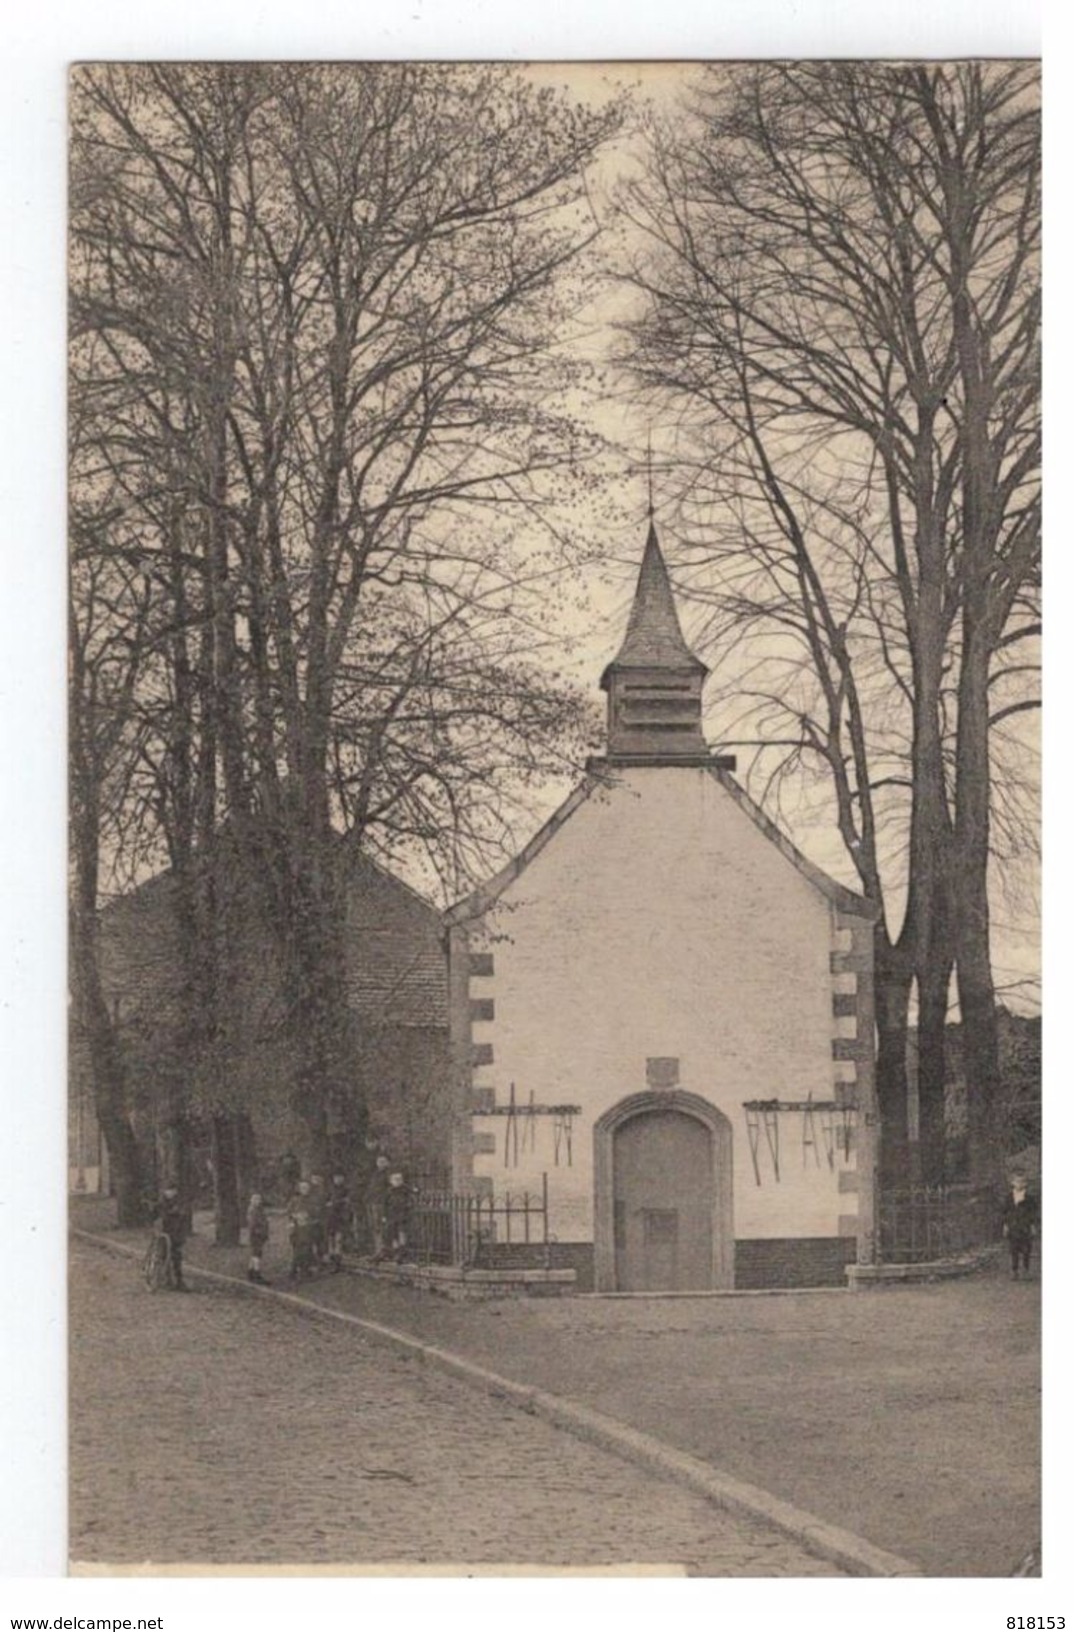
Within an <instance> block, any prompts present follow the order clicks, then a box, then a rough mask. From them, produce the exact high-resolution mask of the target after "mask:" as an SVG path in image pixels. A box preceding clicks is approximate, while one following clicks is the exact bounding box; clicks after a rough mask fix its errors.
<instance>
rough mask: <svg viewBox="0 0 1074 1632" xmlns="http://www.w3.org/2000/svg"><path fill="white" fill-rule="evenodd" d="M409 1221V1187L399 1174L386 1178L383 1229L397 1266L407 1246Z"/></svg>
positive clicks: (401, 1260)
mask: <svg viewBox="0 0 1074 1632" xmlns="http://www.w3.org/2000/svg"><path fill="white" fill-rule="evenodd" d="M409 1221H410V1187H409V1185H408V1184H407V1182H406V1180H405V1179H404V1177H403V1175H402V1174H401V1173H392V1174H390V1175H389V1178H388V1194H387V1196H386V1198H385V1203H384V1228H385V1231H386V1233H387V1237H388V1251H389V1252H390V1253H391V1256H392V1257H393V1258H394V1259H395V1261H396V1263H397V1264H401V1263H402V1262H403V1257H404V1254H405V1253H406V1246H407V1225H408V1223H409Z"/></svg>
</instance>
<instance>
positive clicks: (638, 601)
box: [601, 519, 709, 689]
mask: <svg viewBox="0 0 1074 1632" xmlns="http://www.w3.org/2000/svg"><path fill="white" fill-rule="evenodd" d="M684 666H685V667H687V668H692V669H700V671H701V672H702V673H703V674H707V673H708V672H709V671H708V669H707V668H706V667H705V665H704V663H702V661H701V659H700V658H699V657H695V656H694V654H693V652H692V651H691V650H690V648H689V646H687V644H686V639H685V637H684V635H683V632H682V625H681V624H680V622H679V614H678V611H677V610H676V607H675V596H674V592H673V591H672V588H671V579H670V577H669V576H668V569H667V563H666V562H665V560H664V554H663V551H662V550H661V548H660V543H659V540H658V539H657V536H656V526H655V524H654V523H653V521H652V519H650V521H649V536H648V538H647V539H646V540H645V554H644V555H643V556H642V558H641V570H640V572H639V573H638V583H637V588H636V589H635V591H634V604H633V605H632V607H631V608H630V617H629V619H628V621H627V627H626V634H625V635H624V636H623V644H622V645H621V646H620V648H619V651H618V653H617V655H616V656H615V657H614V658H613V659H612V661H611V662H610V663H609V664H608V668H607V669H605V671H604V679H602V680H601V685H602V686H603V685H604V681H605V679H606V678H607V676H608V673H609V671H610V670H611V669H615V668H620V669H624V668H625V669H652V668H674V669H681V668H683V667H684ZM605 689H607V688H606V687H605Z"/></svg>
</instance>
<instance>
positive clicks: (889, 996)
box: [874, 924, 912, 1188]
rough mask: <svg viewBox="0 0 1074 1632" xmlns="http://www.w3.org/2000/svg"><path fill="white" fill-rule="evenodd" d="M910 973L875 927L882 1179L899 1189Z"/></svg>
mask: <svg viewBox="0 0 1074 1632" xmlns="http://www.w3.org/2000/svg"><path fill="white" fill-rule="evenodd" d="M911 979H912V971H911V969H910V967H909V964H908V961H907V960H906V958H905V957H904V956H903V955H902V954H901V953H900V952H899V949H898V948H897V947H894V946H892V945H891V943H890V941H889V940H888V937H887V933H886V931H885V930H884V927H883V925H882V924H879V925H877V929H876V935H875V950H874V983H875V984H874V990H875V1002H876V1042H877V1049H876V1095H877V1104H878V1107H879V1113H880V1163H879V1166H880V1182H881V1184H882V1185H883V1186H884V1187H886V1188H900V1187H901V1186H903V1185H906V1184H907V1183H908V1182H909V1177H910V1168H909V1124H908V1118H907V1093H906V1034H907V1027H908V1024H909V1018H908V1017H909V1010H910V984H911Z"/></svg>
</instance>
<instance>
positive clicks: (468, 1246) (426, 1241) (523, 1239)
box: [407, 1174, 551, 1268]
mask: <svg viewBox="0 0 1074 1632" xmlns="http://www.w3.org/2000/svg"><path fill="white" fill-rule="evenodd" d="M408 1224H409V1228H408V1230H407V1249H408V1250H407V1256H408V1258H411V1259H412V1260H413V1261H414V1262H415V1263H422V1264H459V1265H464V1266H470V1267H482V1265H483V1264H487V1263H488V1262H489V1261H490V1260H492V1259H494V1258H495V1257H496V1256H497V1249H500V1253H501V1254H502V1249H503V1248H505V1247H510V1248H519V1247H522V1248H530V1249H531V1250H532V1251H535V1252H536V1255H537V1257H538V1258H539V1259H540V1261H541V1265H542V1267H544V1268H547V1267H548V1264H549V1258H550V1251H551V1236H550V1233H549V1229H548V1176H547V1174H542V1175H541V1188H540V1191H539V1192H538V1193H537V1194H534V1193H533V1192H531V1191H528V1190H527V1191H523V1192H522V1194H520V1195H519V1194H504V1195H499V1196H496V1195H490V1196H485V1195H458V1194H455V1193H452V1192H447V1191H439V1192H437V1191H425V1190H417V1191H415V1192H414V1194H413V1195H412V1196H411V1200H410V1209H409V1219H408Z"/></svg>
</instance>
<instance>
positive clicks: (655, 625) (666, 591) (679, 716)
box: [600, 518, 711, 765]
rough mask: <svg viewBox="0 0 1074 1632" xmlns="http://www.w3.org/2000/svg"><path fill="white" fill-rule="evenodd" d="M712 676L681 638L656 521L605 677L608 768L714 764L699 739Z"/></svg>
mask: <svg viewBox="0 0 1074 1632" xmlns="http://www.w3.org/2000/svg"><path fill="white" fill-rule="evenodd" d="M708 672H709V671H708V669H707V668H706V667H705V665H704V663H702V661H701V659H700V658H699V657H695V655H694V653H693V652H691V650H690V648H689V647H688V646H687V644H686V641H685V639H684V638H683V633H682V628H681V626H680V624H679V615H678V613H677V611H676V610H675V597H674V595H673V594H672V589H671V580H670V578H669V577H668V569H667V565H666V563H665V561H664V557H663V554H662V552H661V549H660V544H659V542H658V540H657V536H656V527H655V526H654V524H653V522H652V519H651V518H650V521H649V536H648V538H647V539H646V542H645V554H644V555H643V556H642V562H641V571H640V572H639V573H638V585H637V588H636V590H635V592H634V604H633V606H632V607H631V609H630V618H629V620H628V622H627V628H626V634H625V636H624V637H623V644H622V646H621V647H620V648H619V651H618V653H617V655H616V656H615V657H614V658H613V659H612V661H611V662H610V663H609V664H608V667H607V668H606V669H605V670H604V673H603V674H602V675H601V679H600V684H601V689H602V691H605V692H606V693H607V695H608V750H607V760H608V762H609V763H611V764H616V763H618V764H639V765H649V764H676V765H682V764H694V765H696V764H702V763H703V764H710V763H711V758H710V754H709V750H708V748H707V747H706V745H705V739H704V737H703V736H702V734H701V692H702V687H703V686H704V684H705V679H706V677H707V675H708Z"/></svg>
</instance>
